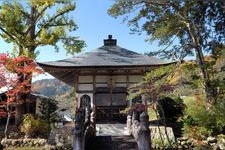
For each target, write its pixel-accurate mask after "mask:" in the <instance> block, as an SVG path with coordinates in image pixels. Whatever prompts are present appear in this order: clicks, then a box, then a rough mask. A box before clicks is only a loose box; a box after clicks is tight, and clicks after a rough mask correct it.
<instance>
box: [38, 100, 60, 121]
mask: <svg viewBox="0 0 225 150" xmlns="http://www.w3.org/2000/svg"><path fill="white" fill-rule="evenodd" d="M38 107H39V109H40V113H41V115H40V117H41V118H42V119H43V120H45V121H46V122H47V123H48V124H50V123H53V122H56V121H58V120H59V115H58V113H57V109H58V102H57V101H55V100H53V99H43V100H41V103H40V105H39V106H38Z"/></svg>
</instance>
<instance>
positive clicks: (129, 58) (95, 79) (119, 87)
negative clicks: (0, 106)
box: [38, 35, 171, 121]
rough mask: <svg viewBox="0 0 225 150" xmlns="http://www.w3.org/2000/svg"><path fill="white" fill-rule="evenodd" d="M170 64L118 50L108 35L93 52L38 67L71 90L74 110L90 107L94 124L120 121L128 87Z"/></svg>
mask: <svg viewBox="0 0 225 150" xmlns="http://www.w3.org/2000/svg"><path fill="white" fill-rule="evenodd" d="M170 63H171V62H168V61H163V60H161V59H156V58H153V57H149V56H147V55H142V54H139V53H136V52H133V51H130V50H127V49H125V48H122V47H120V46H118V45H117V40H116V39H113V38H112V36H111V35H109V36H108V39H105V40H104V45H103V46H101V47H99V48H97V49H95V50H93V51H90V52H86V53H82V54H80V55H78V56H75V57H73V58H69V59H64V60H58V61H52V62H45V63H38V64H39V65H40V67H42V68H43V69H44V70H45V71H46V72H48V73H49V74H51V75H52V76H54V77H55V78H57V79H59V80H61V81H63V82H65V83H67V84H68V85H70V86H73V87H74V88H75V90H76V93H77V94H76V95H77V107H78V108H81V109H82V107H84V106H85V105H90V107H91V108H92V109H93V110H94V111H96V119H97V121H101V120H108V121H110V120H121V119H123V116H121V115H120V113H119V112H120V111H121V110H123V109H124V108H126V107H127V106H128V105H130V104H131V102H130V101H127V100H126V98H127V94H128V92H127V89H128V88H129V87H131V86H133V85H135V84H137V83H139V82H140V81H142V80H143V75H144V74H145V73H146V72H147V71H151V69H153V68H155V67H159V66H162V65H168V64H170Z"/></svg>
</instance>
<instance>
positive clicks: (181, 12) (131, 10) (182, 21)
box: [108, 0, 225, 103]
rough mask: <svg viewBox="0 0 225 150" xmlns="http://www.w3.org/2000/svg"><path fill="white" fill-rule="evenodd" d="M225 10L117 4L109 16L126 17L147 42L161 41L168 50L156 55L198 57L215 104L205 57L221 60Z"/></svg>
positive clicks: (202, 4) (189, 4)
mask: <svg viewBox="0 0 225 150" xmlns="http://www.w3.org/2000/svg"><path fill="white" fill-rule="evenodd" d="M224 7H225V2H223V1H208V2H206V1H150V0H146V1H117V2H116V3H115V4H114V5H113V6H112V7H111V8H110V9H109V11H108V13H109V14H110V15H111V16H113V17H119V16H124V15H125V17H124V20H125V21H127V22H128V25H129V26H130V27H131V31H133V32H134V33H142V32H145V33H146V34H147V36H148V38H147V41H150V42H151V41H158V42H159V45H160V46H162V47H164V48H163V49H161V50H158V51H156V52H154V53H151V54H153V55H159V56H161V57H164V58H165V57H166V58H169V59H176V60H183V59H184V58H185V57H186V56H195V57H196V62H197V64H198V67H199V68H200V70H201V74H202V79H203V85H204V89H205V93H206V97H207V100H208V102H209V103H213V102H215V99H214V98H215V97H216V95H217V92H216V90H215V87H214V84H213V83H212V81H211V76H210V69H211V67H212V65H211V64H209V63H208V62H207V60H206V59H205V58H206V57H205V56H206V55H211V56H213V58H214V59H217V57H218V56H220V55H221V52H222V49H223V48H224V44H225V42H224V41H225V30H224V28H225V9H224Z"/></svg>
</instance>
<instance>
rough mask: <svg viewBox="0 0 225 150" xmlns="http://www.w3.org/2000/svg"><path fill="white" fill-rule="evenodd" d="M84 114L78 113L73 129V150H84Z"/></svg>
mask: <svg viewBox="0 0 225 150" xmlns="http://www.w3.org/2000/svg"><path fill="white" fill-rule="evenodd" d="M82 117H83V116H82V112H79V111H78V112H77V114H76V118H75V128H74V129H73V150H84V133H83V132H84V129H83V128H84V123H83V122H84V121H83V119H82Z"/></svg>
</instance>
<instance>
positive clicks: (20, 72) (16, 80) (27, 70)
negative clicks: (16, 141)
mask: <svg viewBox="0 0 225 150" xmlns="http://www.w3.org/2000/svg"><path fill="white" fill-rule="evenodd" d="M42 72H43V71H42V69H41V68H39V67H38V65H37V64H36V63H35V61H34V60H33V59H32V58H28V57H25V56H18V57H10V56H9V55H7V54H5V53H2V54H0V89H1V90H2V91H1V92H5V95H6V100H1V99H0V108H4V109H0V118H7V123H6V131H7V126H8V122H9V118H10V117H11V116H13V115H15V114H16V113H17V109H15V110H14V111H12V110H13V109H12V108H13V107H14V108H16V107H17V106H18V105H20V104H22V103H25V102H26V100H24V99H22V98H21V95H23V94H27V93H29V92H30V91H31V80H32V76H35V75H37V74H40V73H42ZM1 110H2V111H1ZM3 110H4V111H3Z"/></svg>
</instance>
